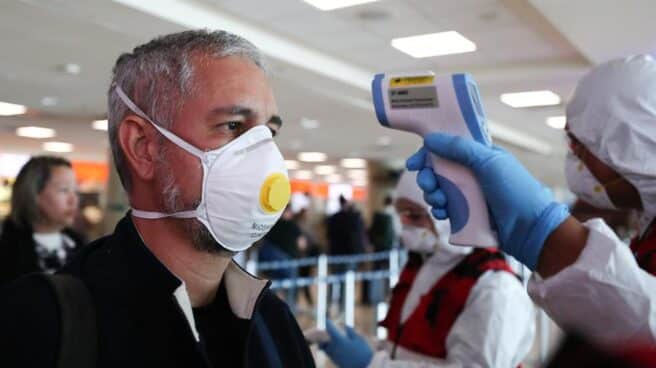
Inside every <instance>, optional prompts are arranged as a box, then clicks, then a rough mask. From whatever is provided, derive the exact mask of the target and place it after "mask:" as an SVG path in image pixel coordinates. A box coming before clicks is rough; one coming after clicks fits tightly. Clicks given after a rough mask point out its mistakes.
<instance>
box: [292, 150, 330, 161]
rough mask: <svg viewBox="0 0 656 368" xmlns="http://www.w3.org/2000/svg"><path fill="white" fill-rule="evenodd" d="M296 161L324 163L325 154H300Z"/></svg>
mask: <svg viewBox="0 0 656 368" xmlns="http://www.w3.org/2000/svg"><path fill="white" fill-rule="evenodd" d="M298 159H299V160H300V161H303V162H323V161H326V154H325V153H322V152H301V153H299V154H298Z"/></svg>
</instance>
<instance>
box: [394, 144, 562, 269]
mask: <svg viewBox="0 0 656 368" xmlns="http://www.w3.org/2000/svg"><path fill="white" fill-rule="evenodd" d="M429 151H430V152H432V153H434V154H436V155H438V156H440V157H443V158H445V159H447V160H451V161H453V162H456V163H459V164H462V165H464V166H467V167H469V168H470V169H471V170H472V172H473V173H474V176H475V177H476V178H477V179H478V182H479V184H480V186H481V188H482V190H483V194H484V195H485V199H486V201H487V205H488V207H489V209H490V212H491V216H492V220H493V221H494V223H495V225H496V227H497V234H498V237H499V243H500V248H501V250H503V251H504V252H506V253H508V254H510V255H512V256H513V257H515V258H517V260H519V261H520V262H522V263H523V264H525V265H526V266H528V267H529V268H530V269H531V270H535V267H536V265H537V261H538V257H539V256H540V252H541V250H542V247H543V246H544V242H545V240H546V239H547V237H548V236H549V234H551V232H552V231H553V230H554V229H555V228H556V227H558V225H560V224H561V223H562V222H563V221H564V220H565V219H566V218H567V217H568V216H569V210H568V208H567V206H565V205H564V204H561V203H557V202H555V201H554V199H553V196H552V195H551V191H550V190H549V189H548V188H546V187H545V186H543V185H542V184H541V183H540V182H538V181H537V180H536V179H535V178H534V177H533V176H532V175H531V174H530V173H529V172H528V171H527V170H526V169H525V168H524V167H523V166H522V164H520V163H519V161H517V159H516V158H515V157H514V156H513V155H511V154H510V153H508V152H506V151H505V150H503V149H502V148H500V147H496V146H495V147H487V146H485V145H483V144H480V143H478V142H476V141H473V140H471V139H466V138H462V137H458V136H452V135H448V134H441V133H433V134H429V135H427V136H426V137H425V138H424V147H422V148H421V149H420V150H419V151H418V152H417V153H415V154H414V155H412V156H411V157H410V158H409V159H408V161H407V162H406V166H407V167H408V169H409V170H413V171H416V170H419V171H420V172H419V173H418V175H417V184H419V187H420V188H421V189H422V190H423V191H424V200H426V202H427V203H428V204H430V205H431V206H432V207H433V209H432V214H433V216H435V217H436V218H437V219H440V220H443V219H445V218H447V217H448V213H447V209H446V201H447V198H446V195H445V194H444V192H443V191H442V190H440V188H439V184H438V183H437V178H436V177H435V174H434V173H433V170H432V169H431V168H430V167H427V165H426V155H427V154H428V152H429ZM436 170H437V171H439V167H438V168H436Z"/></svg>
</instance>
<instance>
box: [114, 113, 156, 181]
mask: <svg viewBox="0 0 656 368" xmlns="http://www.w3.org/2000/svg"><path fill="white" fill-rule="evenodd" d="M118 141H119V144H120V146H121V149H122V150H123V156H124V157H125V160H126V161H128V163H129V165H130V168H131V171H132V173H131V174H132V175H133V177H136V178H139V179H141V180H144V181H149V180H152V179H153V177H154V176H155V167H156V161H157V159H158V157H159V152H160V148H161V147H160V142H159V141H160V140H159V139H157V132H156V131H155V128H153V127H152V126H151V125H150V123H149V122H147V121H146V120H144V119H142V118H140V117H138V116H135V115H127V116H126V117H125V118H124V119H123V121H122V122H121V123H120V125H119V127H118Z"/></svg>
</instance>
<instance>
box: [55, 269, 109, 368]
mask: <svg viewBox="0 0 656 368" xmlns="http://www.w3.org/2000/svg"><path fill="white" fill-rule="evenodd" d="M44 277H45V279H46V280H47V281H48V283H49V284H50V286H51V287H52V290H53V291H54V292H55V295H56V296H57V302H58V303H59V313H60V321H61V338H60V346H59V356H58V358H57V367H58V368H64V367H66V368H93V367H95V366H96V357H97V349H98V334H97V330H96V312H95V308H94V306H93V300H92V299H91V295H90V294H89V290H88V289H87V287H86V286H85V285H84V283H83V282H82V281H81V280H80V279H78V278H75V277H73V276H69V275H44Z"/></svg>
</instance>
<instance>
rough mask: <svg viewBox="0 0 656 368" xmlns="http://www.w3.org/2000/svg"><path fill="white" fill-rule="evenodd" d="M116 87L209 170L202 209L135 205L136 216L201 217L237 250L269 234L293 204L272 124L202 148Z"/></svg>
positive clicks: (131, 105) (225, 244) (227, 245)
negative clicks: (174, 209)
mask: <svg viewBox="0 0 656 368" xmlns="http://www.w3.org/2000/svg"><path fill="white" fill-rule="evenodd" d="M115 91H116V93H117V94H118V96H119V97H120V98H121V100H122V101H123V103H125V104H126V105H127V106H128V107H129V108H130V110H132V111H133V112H134V113H135V114H137V115H139V116H140V117H142V118H143V119H145V120H147V121H148V122H150V123H151V124H152V125H153V126H154V127H155V129H157V130H158V131H159V132H160V133H161V134H162V135H163V136H165V137H166V138H167V139H168V140H170V141H171V142H172V143H173V144H175V145H176V146H178V147H180V148H182V149H183V150H185V151H187V152H188V153H190V154H192V155H194V156H196V157H198V158H199V159H200V162H201V165H202V168H203V183H202V191H201V200H200V203H199V205H198V207H196V209H194V210H190V211H181V212H174V213H162V212H152V211H141V210H138V209H133V210H132V215H133V216H135V217H139V218H143V219H160V218H165V217H175V218H195V219H196V220H198V221H199V222H200V223H202V224H203V225H204V226H205V227H206V228H207V230H208V231H209V233H210V234H211V235H212V237H213V238H214V240H216V241H217V242H218V244H219V245H220V246H222V247H224V248H226V249H228V250H230V251H233V252H239V251H243V250H245V249H248V248H249V247H250V246H251V245H252V244H253V243H255V242H256V241H258V240H260V239H261V238H262V237H264V235H266V233H268V232H269V230H270V229H271V227H273V225H274V224H275V223H276V222H277V221H278V219H279V218H280V216H281V215H282V211H283V209H284V208H285V206H286V205H287V203H288V202H289V198H290V195H291V188H290V184H289V178H288V174H287V169H286V167H285V161H284V159H283V157H282V154H281V153H280V150H279V149H278V146H277V145H276V143H275V142H274V141H273V138H272V136H271V131H270V130H269V128H267V127H266V125H259V126H256V127H253V128H251V129H249V130H248V131H246V132H245V133H244V134H242V135H240V136H239V137H237V138H236V139H234V140H233V141H231V142H229V143H228V144H226V145H224V146H223V147H221V148H218V149H215V150H211V151H202V150H200V149H198V148H196V147H194V146H192V145H191V144H189V143H187V142H186V141H185V140H183V139H182V138H180V137H178V136H177V135H175V134H173V133H172V132H170V131H168V130H166V129H164V128H162V127H161V126H159V125H157V124H155V122H154V121H152V120H151V119H150V118H149V117H148V116H147V115H146V114H145V113H144V112H143V111H142V110H141V109H139V107H138V106H136V105H135V104H134V103H133V102H132V100H130V98H129V97H128V96H127V95H126V94H125V92H123V90H122V89H121V88H120V87H116V88H115Z"/></svg>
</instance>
